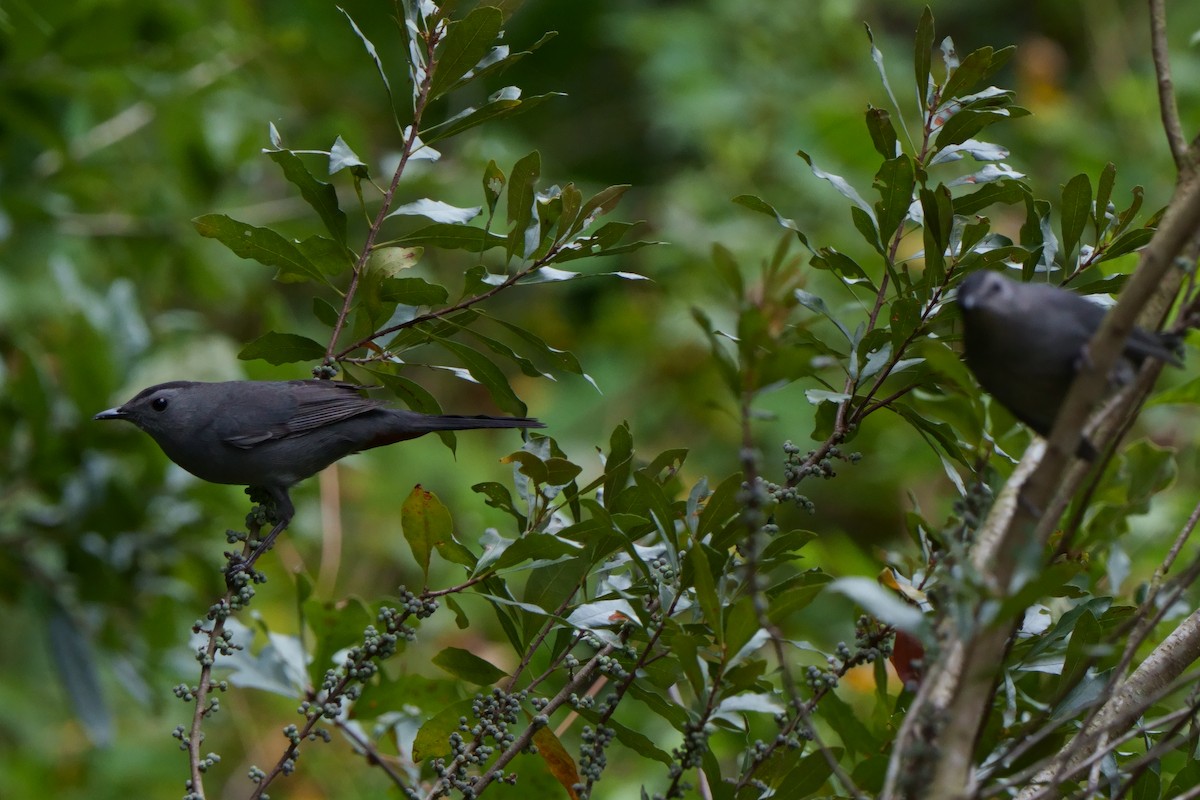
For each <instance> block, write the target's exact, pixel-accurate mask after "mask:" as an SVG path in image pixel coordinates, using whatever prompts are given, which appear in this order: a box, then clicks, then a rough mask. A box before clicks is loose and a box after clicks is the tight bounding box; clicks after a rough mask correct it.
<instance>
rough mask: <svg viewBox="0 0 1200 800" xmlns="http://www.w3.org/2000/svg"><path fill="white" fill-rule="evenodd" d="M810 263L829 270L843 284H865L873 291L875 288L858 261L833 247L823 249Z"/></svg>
mask: <svg viewBox="0 0 1200 800" xmlns="http://www.w3.org/2000/svg"><path fill="white" fill-rule="evenodd" d="M810 263H811V264H812V265H813V266H814V267H816V268H818V269H827V270H829V271H830V272H832V273H833V274H835V275H837V276H838V277H839V278H840V279H841V280H842V283H845V284H848V285H854V284H856V283H865V284H867V285H868V286H870V287H871V288H872V289H874V288H875V282H874V281H873V280H871V277H870V276H869V275H867V272H866V270H864V269H863V268H862V267H861V266H859V264H858V262H857V261H855V260H854V259H852V258H851V257H850V256H848V255H846V254H845V253H840V252H838V251H837V250H834V249H833V248H832V247H822V248H821V249H820V250H818V251H817V254H816V255H815V256H813V259H812V261H811V262H810Z"/></svg>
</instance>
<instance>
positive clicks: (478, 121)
mask: <svg viewBox="0 0 1200 800" xmlns="http://www.w3.org/2000/svg"><path fill="white" fill-rule="evenodd" d="M564 96H565V95H563V94H562V93H561V92H550V93H548V94H540V95H536V96H534V97H527V98H525V99H524V100H522V99H520V97H521V90H520V89H518V88H517V87H515V86H508V87H505V88H504V89H501V90H499V91H497V92H495V93H493V94H492V95H491V96H490V97H488V99H487V101H486V102H485V103H484V104H483V105H481V106H479V107H478V108H475V107H471V108H467V109H465V110H463V111H461V112H459V113H458V114H455V115H454V116H453V117H451V118H450V119H448V120H446V121H445V122H442V123H440V124H438V125H437V126H434V127H430V128H426V129H425V130H423V131H421V138H422V139H423V140H424V141H425V143H426V144H432V143H433V142H436V141H437V140H439V139H445V138H447V137H450V136H455V135H457V134H459V133H462V132H463V131H465V130H469V129H470V128H474V127H475V126H476V125H482V124H484V123H485V122H491V121H493V120H497V119H501V118H503V117H510V116H513V115H514V114H519V113H523V112H525V111H530V110H532V109H534V108H537V107H538V106H540V105H541V104H542V103H544V102H546V101H547V100H549V99H550V98H552V97H564Z"/></svg>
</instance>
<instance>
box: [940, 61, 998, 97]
mask: <svg viewBox="0 0 1200 800" xmlns="http://www.w3.org/2000/svg"><path fill="white" fill-rule="evenodd" d="M992 53H993V51H992V48H990V47H981V48H979V49H978V50H976V51H975V52H973V53H970V54H968V55H967V57H966V58H964V59H963V60H962V62H961V63H960V64H959V65H958V69H956V70H954V72H952V73H951V74H950V76H949V77H948V78H947V79H946V84H945V86H943V87H942V102H943V103H944V102H946V101H948V100H954V99H956V98H958V97H959V96H960V95H963V94H969V93H970V90H971V89H974V88H975V86H976V85H977V84H978V83H980V82H981V81H982V80H983V77H984V76H985V75H987V74H988V73H989V69H990V67H991V64H992Z"/></svg>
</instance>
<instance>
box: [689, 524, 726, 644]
mask: <svg viewBox="0 0 1200 800" xmlns="http://www.w3.org/2000/svg"><path fill="white" fill-rule="evenodd" d="M687 559H688V562H689V565H690V566H691V568H692V569H691V572H692V581H693V585H694V586H695V587H696V599H697V601H698V602H699V603H700V609H701V610H702V611H703V612H704V621H705V622H706V623H707V624H708V625H709V627H710V628H711V629H712V632H713V636H714V637H715V638H716V642H717V646H718V647H724V644H725V625H724V624H723V623H724V620H723V617H722V615H721V603H720V601H719V600H718V599H717V584H716V581H714V580H713V574H712V568H711V567H710V566H709V563H708V554H707V553H706V552H705V551H704V544H703V543H701V542H693V543H692V546H691V547H689V548H688V552H687Z"/></svg>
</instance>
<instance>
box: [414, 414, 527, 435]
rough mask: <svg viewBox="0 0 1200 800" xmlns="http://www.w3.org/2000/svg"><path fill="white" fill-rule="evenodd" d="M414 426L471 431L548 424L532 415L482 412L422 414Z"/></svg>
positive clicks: (424, 430) (424, 429) (426, 430)
mask: <svg viewBox="0 0 1200 800" xmlns="http://www.w3.org/2000/svg"><path fill="white" fill-rule="evenodd" d="M410 421H411V422H413V423H414V425H413V427H414V428H416V429H418V430H421V431H423V432H426V433H428V432H431V431H469V430H475V429H477V428H544V427H546V424H545V423H544V422H540V421H538V420H536V419H533V418H532V417H489V416H487V415H486V414H481V415H479V416H475V417H464V416H459V415H458V414H421V415H419V416H418V417H417V418H416V419H415V420H410Z"/></svg>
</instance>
